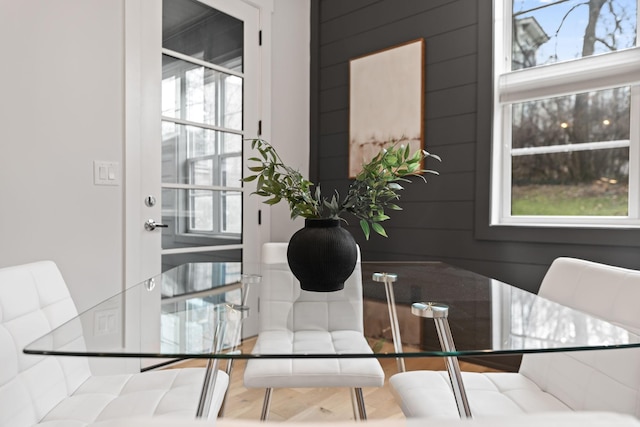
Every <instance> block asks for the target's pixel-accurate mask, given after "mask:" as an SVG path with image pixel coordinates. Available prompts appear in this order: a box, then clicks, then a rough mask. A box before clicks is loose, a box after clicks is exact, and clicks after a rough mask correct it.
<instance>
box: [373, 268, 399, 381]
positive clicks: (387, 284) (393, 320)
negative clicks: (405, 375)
mask: <svg viewBox="0 0 640 427" xmlns="http://www.w3.org/2000/svg"><path fill="white" fill-rule="evenodd" d="M397 279H398V276H397V275H396V274H392V273H373V280H374V281H375V282H383V283H384V291H385V294H386V297H387V308H388V309H389V323H390V324H391V336H392V337H393V348H394V351H395V352H396V353H398V354H400V353H402V337H401V336H400V323H399V322H398V312H397V310H396V299H395V294H394V291H393V282H395V281H396V280H397ZM396 363H397V364H398V372H404V371H406V368H405V365H404V358H402V357H398V358H396Z"/></svg>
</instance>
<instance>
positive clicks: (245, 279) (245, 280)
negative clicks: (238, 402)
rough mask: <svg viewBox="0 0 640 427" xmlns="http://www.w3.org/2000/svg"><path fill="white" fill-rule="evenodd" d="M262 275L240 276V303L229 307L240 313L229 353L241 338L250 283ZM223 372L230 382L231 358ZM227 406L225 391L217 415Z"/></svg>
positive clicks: (222, 412)
mask: <svg viewBox="0 0 640 427" xmlns="http://www.w3.org/2000/svg"><path fill="white" fill-rule="evenodd" d="M261 279H262V276H260V275H258V274H243V275H242V278H241V280H240V281H241V283H242V288H241V293H242V296H241V298H240V305H231V308H232V309H234V310H236V311H238V312H239V313H240V320H239V324H238V325H237V326H235V327H234V328H233V333H234V336H233V339H232V341H231V343H232V347H231V349H230V350H229V354H234V353H238V345H239V343H240V341H241V340H242V321H243V320H244V319H245V318H246V317H247V316H248V315H249V306H248V305H247V300H248V297H249V290H250V289H251V285H252V284H255V283H260V281H261ZM225 372H226V373H227V375H228V376H229V382H231V373H232V372H233V359H227V366H226V368H225ZM226 406H227V393H226V392H225V394H224V399H223V400H222V405H221V406H220V411H219V413H218V416H220V417H222V416H223V415H224V411H225V408H226Z"/></svg>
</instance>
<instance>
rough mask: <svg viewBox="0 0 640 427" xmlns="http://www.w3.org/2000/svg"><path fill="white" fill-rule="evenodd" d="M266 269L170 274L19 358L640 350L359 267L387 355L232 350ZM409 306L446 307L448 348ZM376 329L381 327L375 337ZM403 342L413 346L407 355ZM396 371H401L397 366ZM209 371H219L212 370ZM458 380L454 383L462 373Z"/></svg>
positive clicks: (579, 325)
mask: <svg viewBox="0 0 640 427" xmlns="http://www.w3.org/2000/svg"><path fill="white" fill-rule="evenodd" d="M270 266H272V268H276V269H282V268H283V267H284V266H282V265H278V264H270ZM266 268H267V267H266V266H261V267H259V268H258V267H257V266H248V265H241V264H240V263H195V264H185V265H182V266H180V267H176V268H174V269H172V270H169V271H167V272H165V273H163V274H161V275H158V276H156V277H154V278H151V279H149V280H146V281H144V282H143V283H140V284H138V285H136V286H133V287H131V288H129V289H127V290H126V291H124V292H122V293H120V294H118V295H116V296H114V297H112V298H110V299H108V300H106V301H104V302H102V303H100V304H98V305H96V306H95V307H93V308H91V309H89V310H87V311H85V312H83V313H81V314H80V315H79V316H78V317H77V318H75V319H73V320H71V321H69V322H68V323H66V324H64V325H62V326H61V327H59V328H57V329H55V330H54V331H52V332H51V333H49V334H47V335H45V336H44V337H41V338H40V339H38V340H36V341H34V342H33V343H31V344H29V345H28V346H27V347H26V348H25V349H24V351H25V353H28V354H45V355H67V356H93V357H141V358H163V359H167V358H168V359H185V358H203V359H209V362H208V368H209V367H210V365H211V363H216V364H217V362H218V361H219V360H221V359H229V360H233V359H251V358H263V359H269V358H271V359H291V358H314V359H318V358H368V357H378V358H396V359H398V360H401V359H403V358H408V357H445V358H446V360H447V361H448V362H449V361H452V360H453V361H454V362H455V365H457V359H456V358H457V357H460V356H464V357H469V356H474V357H479V356H482V357H484V356H492V355H520V354H525V353H543V352H558V351H562V352H566V351H577V350H595V349H613V348H630V347H640V336H638V335H636V334H634V333H633V332H631V331H628V330H626V329H624V328H622V327H619V326H616V325H613V324H611V323H609V322H606V321H604V320H602V319H599V318H597V317H595V316H592V315H589V314H586V313H582V312H580V311H577V310H573V309H571V308H569V307H566V306H563V305H561V304H558V303H555V302H553V301H550V300H547V299H545V298H542V297H539V296H537V295H535V294H532V293H530V292H527V291H524V290H522V289H519V288H516V287H513V286H510V285H508V284H505V283H502V282H499V281H497V280H493V279H490V278H487V277H484V276H481V275H479V274H475V273H473V272H470V271H466V270H463V269H459V268H455V267H452V266H449V265H447V264H444V263H440V262H363V263H362V277H363V292H364V297H365V313H364V316H365V319H364V321H365V333H366V334H367V335H368V336H369V337H371V338H374V340H373V341H375V339H379V338H386V335H385V330H389V329H394V330H395V331H396V333H394V334H393V337H392V338H391V339H393V340H395V342H394V344H396V345H394V350H393V351H388V352H384V353H380V352H378V353H375V352H374V353H338V354H336V353H335V352H333V350H332V349H330V348H328V349H327V352H326V353H308V352H296V351H295V349H294V350H293V351H289V350H282V351H274V350H273V349H271V350H270V353H268V354H264V353H263V354H258V353H247V352H241V351H237V345H238V343H239V337H240V334H239V331H240V327H241V324H242V319H243V318H245V317H246V316H247V309H246V295H247V292H248V291H249V289H250V288H251V287H252V286H255V284H257V285H258V286H260V285H259V281H260V277H261V276H264V277H269V276H270V275H269V274H268V273H269V272H268V271H266V270H265V269H266ZM380 273H383V276H384V274H391V275H393V277H394V281H393V282H392V283H390V284H389V285H390V286H388V287H387V288H386V289H385V286H382V284H381V283H380V280H374V277H376V276H377V277H378V278H379V277H380ZM256 291H257V290H256ZM252 292H253V291H252ZM318 297H320V296H318ZM415 303H422V304H421V305H422V306H425V305H429V304H430V303H438V304H442V305H445V306H446V311H447V318H446V329H448V334H449V335H450V336H449V340H450V343H448V344H447V345H444V344H443V342H442V341H441V340H440V339H439V338H438V335H437V334H436V329H435V328H434V323H435V325H436V326H437V324H438V322H437V321H435V319H434V318H433V316H431V318H429V316H427V317H421V316H412V315H406V313H408V312H409V313H411V312H415V305H414V304H415ZM345 309H348V308H345ZM394 313H395V314H396V316H395V317H397V318H399V319H401V320H402V321H400V322H399V325H397V327H396V328H393V327H392V328H389V327H388V325H389V324H390V323H393V322H394V320H393V319H394ZM398 313H399V315H398ZM253 314H254V315H255V313H253ZM403 314H404V316H403ZM376 325H382V327H380V328H378V329H379V330H376ZM405 343H406V344H409V345H406V346H403V345H402V344H405ZM212 361H214V362H212ZM398 366H399V370H403V369H404V368H403V365H402V364H400V363H399V365H398ZM214 368H215V369H216V370H217V365H216V366H214ZM212 369H213V368H212ZM457 371H458V374H459V367H458V369H457ZM214 372H215V371H214ZM450 375H451V378H452V384H457V387H458V388H459V389H461V390H462V394H464V386H463V384H462V381H461V379H458V380H456V379H454V375H456V370H455V369H454V370H453V372H450ZM457 376H459V375H457ZM454 387H455V385H454ZM205 394H206V392H205V391H204V388H203V395H205ZM459 407H460V406H459Z"/></svg>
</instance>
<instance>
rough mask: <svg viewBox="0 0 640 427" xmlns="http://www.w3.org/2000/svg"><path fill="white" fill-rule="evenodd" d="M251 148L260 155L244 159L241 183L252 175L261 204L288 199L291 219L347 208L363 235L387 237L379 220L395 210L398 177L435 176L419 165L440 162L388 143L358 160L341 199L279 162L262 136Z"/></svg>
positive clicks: (330, 215)
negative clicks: (364, 160) (358, 167)
mask: <svg viewBox="0 0 640 427" xmlns="http://www.w3.org/2000/svg"><path fill="white" fill-rule="evenodd" d="M251 148H252V149H254V150H257V151H258V153H259V154H260V157H251V158H250V159H249V161H250V162H252V165H251V166H249V170H250V171H251V172H254V173H255V174H254V175H250V176H247V177H245V178H244V179H243V181H244V182H251V181H256V180H257V187H256V191H254V192H253V193H252V194H257V195H259V196H263V197H267V198H268V199H267V200H265V202H264V203H266V204H268V205H275V204H277V203H279V202H280V201H282V200H286V201H287V203H289V209H290V211H291V218H297V217H303V218H335V219H342V220H344V218H342V215H343V214H344V213H350V214H351V215H353V216H355V217H356V218H357V219H358V220H359V221H360V227H361V228H362V231H363V232H364V235H365V238H366V239H367V240H368V239H369V235H370V234H371V230H373V231H375V232H376V233H378V234H380V235H381V236H384V237H387V233H386V231H385V229H384V227H383V226H382V225H381V224H380V223H381V222H382V221H385V220H387V219H389V216H388V215H387V214H386V210H401V209H402V208H400V207H399V206H398V205H397V204H396V203H395V202H396V201H397V200H398V199H399V198H400V195H399V194H398V191H400V190H402V189H403V187H402V185H400V183H401V182H411V180H410V179H408V177H409V176H417V177H419V178H421V179H422V180H423V181H425V182H426V179H425V177H424V176H423V175H422V174H425V173H429V174H435V175H437V174H438V172H437V171H435V170H430V169H422V168H421V165H422V164H423V160H425V159H426V158H427V157H431V158H434V159H436V160H438V161H440V157H438V156H437V155H435V154H431V153H428V152H427V151H424V150H417V151H416V152H415V153H411V151H410V147H409V146H408V145H407V146H406V147H405V146H403V145H396V144H394V145H392V146H390V147H388V148H385V149H383V150H381V151H380V152H379V153H378V154H377V155H376V156H375V157H373V158H372V159H371V160H370V161H369V162H367V163H365V164H363V165H362V171H361V172H360V173H359V174H358V175H357V176H356V177H355V179H354V181H353V182H352V183H351V185H350V186H349V191H348V192H347V194H346V196H345V197H344V198H341V197H340V195H339V194H338V192H337V191H335V192H334V194H333V195H332V196H331V197H330V198H325V197H323V196H322V193H321V190H320V186H319V185H315V184H313V183H312V182H311V181H309V180H307V179H306V178H304V177H303V176H302V175H301V174H300V172H299V171H297V170H295V169H293V168H291V167H289V166H287V165H285V164H284V163H283V162H282V159H281V158H280V156H279V155H278V153H277V152H276V150H275V148H273V146H272V145H271V144H269V143H268V142H267V141H265V140H263V139H254V140H252V142H251Z"/></svg>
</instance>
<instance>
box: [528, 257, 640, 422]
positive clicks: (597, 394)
mask: <svg viewBox="0 0 640 427" xmlns="http://www.w3.org/2000/svg"><path fill="white" fill-rule="evenodd" d="M539 295H540V296H543V297H545V298H547V299H550V300H553V301H557V302H559V303H561V304H563V305H566V306H569V307H571V308H574V309H577V310H580V311H584V312H587V313H590V314H593V315H596V316H598V317H600V318H603V319H605V320H607V321H609V322H611V323H614V324H617V325H620V326H623V327H625V328H627V329H629V330H632V331H634V332H636V333H639V332H640V310H639V309H638V302H639V301H640V271H636V270H629V269H625V268H620V267H613V266H610V265H605V264H599V263H595V262H591V261H585V260H580V259H574V258H558V259H556V260H555V261H554V262H553V263H552V264H551V266H550V267H549V270H548V271H547V274H546V275H545V277H544V279H543V281H542V284H541V286H540V291H539ZM520 373H522V374H523V375H525V376H527V377H529V378H531V379H532V380H533V381H535V382H536V383H537V384H538V386H540V388H542V389H543V390H544V391H547V392H549V393H551V394H553V395H554V396H556V397H557V398H558V399H560V400H562V401H563V402H564V403H565V404H566V405H568V406H569V407H571V408H572V409H574V410H610V411H614V412H621V413H628V414H632V415H635V416H636V417H640V349H621V350H605V351H585V352H568V353H549V354H537V355H534V354H532V355H525V356H523V358H522V365H521V367H520Z"/></svg>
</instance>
